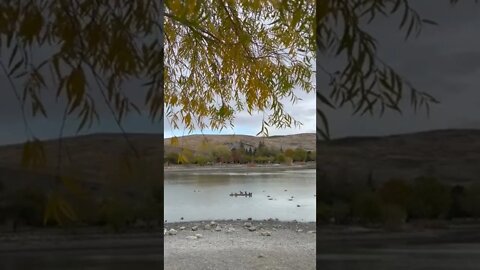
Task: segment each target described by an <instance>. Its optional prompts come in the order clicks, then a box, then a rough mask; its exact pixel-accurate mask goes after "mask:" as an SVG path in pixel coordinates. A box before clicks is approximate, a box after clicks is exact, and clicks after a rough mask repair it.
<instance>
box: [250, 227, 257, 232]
mask: <svg viewBox="0 0 480 270" xmlns="http://www.w3.org/2000/svg"><path fill="white" fill-rule="evenodd" d="M248 230H249V231H251V232H254V231H256V230H257V228H256V227H255V226H251V227H249V228H248Z"/></svg>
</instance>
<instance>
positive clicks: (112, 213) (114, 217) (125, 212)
mask: <svg viewBox="0 0 480 270" xmlns="http://www.w3.org/2000/svg"><path fill="white" fill-rule="evenodd" d="M101 214H102V215H101V219H100V223H101V224H105V225H107V226H109V227H110V228H112V229H113V230H114V231H116V232H118V231H120V230H122V229H124V228H125V227H126V226H128V225H129V224H130V223H132V222H133V221H134V219H135V209H134V207H132V206H131V204H129V203H127V202H125V201H121V200H119V199H110V200H107V201H105V202H104V204H103V206H102V208H101Z"/></svg>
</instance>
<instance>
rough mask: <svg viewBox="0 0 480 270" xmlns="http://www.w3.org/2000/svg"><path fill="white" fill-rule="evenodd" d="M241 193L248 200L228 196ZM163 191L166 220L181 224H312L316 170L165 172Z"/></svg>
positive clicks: (313, 219) (241, 197) (314, 208)
mask: <svg viewBox="0 0 480 270" xmlns="http://www.w3.org/2000/svg"><path fill="white" fill-rule="evenodd" d="M240 191H243V192H245V191H247V192H252V197H243V196H239V197H231V196H229V195H230V193H235V192H237V193H238V192H240ZM164 193H165V197H164V213H165V219H166V220H167V221H168V222H174V221H180V220H181V218H182V217H183V218H184V219H183V220H184V221H195V220H213V219H237V218H241V219H246V218H253V219H267V218H278V219H279V220H282V221H292V220H297V221H315V214H316V197H315V193H316V185H315V170H314V169H304V170H290V171H274V170H272V171H268V172H265V171H262V172H248V171H247V172H231V173H229V172H198V173H193V172H188V173H185V172H175V173H173V172H170V173H167V172H166V173H165V184H164ZM268 196H270V197H268ZM292 196H293V198H292ZM270 198H271V200H270ZM289 199H291V200H289ZM298 205H299V207H298Z"/></svg>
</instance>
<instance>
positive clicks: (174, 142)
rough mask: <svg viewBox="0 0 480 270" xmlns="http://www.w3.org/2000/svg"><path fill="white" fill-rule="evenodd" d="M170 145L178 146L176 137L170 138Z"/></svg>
mask: <svg viewBox="0 0 480 270" xmlns="http://www.w3.org/2000/svg"><path fill="white" fill-rule="evenodd" d="M170 145H172V146H178V137H176V136H173V137H171V138H170Z"/></svg>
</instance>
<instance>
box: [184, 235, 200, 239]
mask: <svg viewBox="0 0 480 270" xmlns="http://www.w3.org/2000/svg"><path fill="white" fill-rule="evenodd" d="M185 238H186V239H189V240H195V239H197V237H196V236H192V235H189V236H187V237H185Z"/></svg>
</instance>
